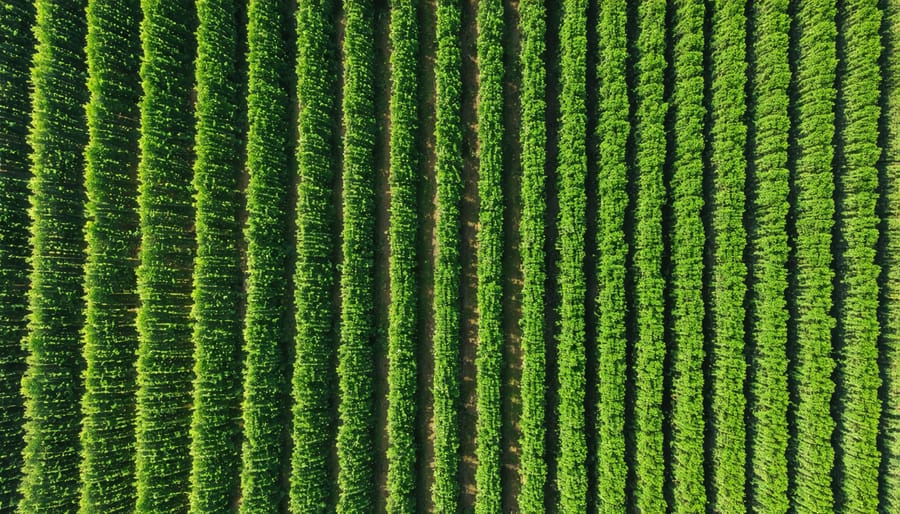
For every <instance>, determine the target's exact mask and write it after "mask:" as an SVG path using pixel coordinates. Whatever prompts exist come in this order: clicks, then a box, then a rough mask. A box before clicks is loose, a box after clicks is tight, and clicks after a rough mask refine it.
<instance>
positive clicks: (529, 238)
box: [518, 0, 547, 514]
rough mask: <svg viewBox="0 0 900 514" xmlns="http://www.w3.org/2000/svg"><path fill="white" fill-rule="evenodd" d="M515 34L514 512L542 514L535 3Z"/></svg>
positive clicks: (523, 11) (538, 18)
mask: <svg viewBox="0 0 900 514" xmlns="http://www.w3.org/2000/svg"><path fill="white" fill-rule="evenodd" d="M519 31H520V33H521V38H522V43H521V45H522V46H521V50H520V58H519V61H520V62H521V63H522V78H521V83H522V89H521V93H520V94H521V96H520V103H521V106H522V111H521V116H522V122H521V123H522V124H521V129H520V133H519V141H520V145H521V148H522V156H521V162H522V192H521V198H522V218H521V220H520V222H519V234H520V236H519V237H520V240H521V243H520V244H521V249H520V251H521V255H522V317H521V318H520V321H519V323H520V326H521V329H522V354H523V355H522V382H521V386H520V387H521V395H522V416H521V419H520V423H521V427H522V436H521V438H520V441H519V444H520V446H521V448H522V455H521V461H520V465H519V466H520V469H519V475H520V476H521V477H522V488H521V490H520V492H519V496H518V502H519V510H521V511H522V512H524V513H527V514H537V513H541V512H544V487H545V485H546V483H547V463H546V461H545V458H544V448H545V443H544V438H545V437H546V429H545V428H544V423H545V415H546V412H545V407H544V402H545V399H546V389H547V387H546V384H545V382H546V380H547V369H546V367H547V357H546V340H545V339H544V313H545V312H544V295H545V294H546V289H545V287H544V283H545V281H546V280H547V273H546V268H545V264H544V258H545V253H546V252H545V251H544V244H545V239H544V235H545V229H544V216H545V212H546V209H547V206H546V200H544V194H545V191H546V187H545V185H544V183H545V181H546V175H545V173H544V165H545V164H546V162H547V151H546V145H547V127H546V121H545V119H544V118H545V116H546V108H547V105H546V101H545V100H544V96H545V89H546V71H545V70H544V65H545V62H544V60H545V58H546V55H545V53H546V43H545V41H544V38H545V34H546V31H547V21H546V10H545V6H544V3H543V2H542V1H540V0H522V2H521V3H520V4H519Z"/></svg>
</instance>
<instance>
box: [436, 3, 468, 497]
mask: <svg viewBox="0 0 900 514" xmlns="http://www.w3.org/2000/svg"><path fill="white" fill-rule="evenodd" d="M459 36H460V7H459V0H438V5H437V57H436V62H435V89H436V93H435V94H436V98H435V104H436V106H435V153H436V162H435V174H436V175H437V208H436V216H437V221H436V225H435V246H436V252H437V255H436V257H435V263H434V378H433V383H434V392H433V395H434V487H433V489H432V491H431V494H432V501H433V502H434V510H435V512H456V510H457V502H458V499H459V484H458V482H457V471H458V469H459V425H458V421H459V383H460V354H459V338H460V332H459V331H460V324H459V323H460V320H459V317H460V316H459V309H460V305H459V294H460V291H459V289H460V264H459V246H460V222H459V214H460V201H461V200H462V190H463V189H462V188H463V185H462V178H461V172H462V127H461V120H460V103H461V95H462V92H461V90H462V79H461V69H462V55H461V52H460V46H459Z"/></svg>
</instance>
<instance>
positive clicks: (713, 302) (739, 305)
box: [708, 1, 747, 512]
mask: <svg viewBox="0 0 900 514" xmlns="http://www.w3.org/2000/svg"><path fill="white" fill-rule="evenodd" d="M711 8H712V13H711V16H712V31H711V36H710V38H711V39H710V42H709V46H710V61H711V62H710V75H711V77H712V83H711V84H710V89H711V96H712V98H711V100H710V123H711V126H710V129H709V133H710V151H709V158H710V171H711V173H712V182H713V188H714V191H715V192H714V193H713V195H712V196H713V198H712V202H713V205H712V206H711V213H712V215H711V218H712V233H711V234H710V238H711V243H712V248H713V249H712V257H713V264H712V270H711V276H712V279H711V282H712V283H711V287H710V291H709V294H710V298H709V299H708V301H709V305H710V318H711V319H710V326H711V331H710V337H711V344H710V348H711V352H712V354H711V355H710V359H709V362H710V367H711V370H712V371H711V374H710V378H711V380H712V384H711V387H710V388H709V390H710V391H711V393H712V394H711V396H712V398H711V401H710V404H711V408H712V419H710V420H709V422H710V423H712V425H713V428H712V430H711V431H710V432H709V433H710V434H712V437H711V441H710V443H711V444H710V445H711V446H712V461H711V464H712V465H711V467H710V470H711V472H712V477H711V479H712V480H711V483H712V490H711V497H710V498H709V500H710V503H711V504H712V506H713V509H715V510H717V511H721V512H734V511H736V510H740V509H742V508H743V505H744V465H745V460H746V450H745V440H746V435H745V432H744V410H745V405H746V400H745V396H744V380H745V376H746V368H747V367H746V363H745V360H744V317H745V315H744V297H745V296H746V294H747V293H746V284H745V280H746V275H747V267H746V265H745V264H744V247H745V246H746V244H747V237H746V231H745V229H744V187H745V182H746V176H747V161H746V158H745V156H744V151H745V146H746V140H747V127H746V125H745V123H744V115H745V113H746V98H745V93H744V90H745V87H746V83H747V73H746V69H747V64H746V37H747V36H746V25H747V19H746V16H745V14H744V10H745V7H744V5H741V4H739V3H737V2H727V1H721V2H720V1H714V2H712V5H711Z"/></svg>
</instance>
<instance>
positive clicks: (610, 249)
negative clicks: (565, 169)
mask: <svg viewBox="0 0 900 514" xmlns="http://www.w3.org/2000/svg"><path fill="white" fill-rule="evenodd" d="M599 15H600V21H599V24H598V30H597V32H598V41H599V45H600V49H599V56H600V58H599V60H598V66H597V77H598V78H599V83H600V84H599V93H598V102H599V119H598V121H597V141H598V151H597V155H598V177H597V186H598V213H597V287H598V292H597V307H596V308H597V311H598V312H597V345H598V349H597V360H598V363H597V373H598V380H597V383H598V405H597V421H596V430H597V457H596V462H597V510H598V511H599V512H604V513H609V514H613V513H619V512H624V511H625V510H626V503H625V486H626V483H627V478H628V469H627V467H626V464H625V428H626V427H625V377H626V372H627V370H626V367H627V353H626V352H627V350H626V348H627V340H626V332H625V330H626V328H625V327H626V324H625V323H626V313H627V311H628V308H627V304H626V297H625V283H626V274H625V259H626V257H627V254H628V243H627V241H626V238H625V215H626V209H627V208H628V189H627V184H628V164H627V160H626V148H627V146H628V138H629V135H630V132H631V125H630V123H629V121H628V115H629V109H630V106H629V100H628V84H627V83H626V80H625V73H626V65H627V59H628V46H627V35H626V29H625V27H626V26H627V18H628V4H627V0H604V1H603V2H600V14H599Z"/></svg>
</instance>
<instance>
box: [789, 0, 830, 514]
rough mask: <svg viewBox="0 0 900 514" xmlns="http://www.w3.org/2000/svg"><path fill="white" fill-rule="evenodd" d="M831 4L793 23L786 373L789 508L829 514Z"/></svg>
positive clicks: (803, 6)
mask: <svg viewBox="0 0 900 514" xmlns="http://www.w3.org/2000/svg"><path fill="white" fill-rule="evenodd" d="M834 19H835V4H834V3H833V2H827V1H818V0H815V1H812V0H811V1H809V2H801V3H800V4H799V6H798V10H797V12H796V14H795V17H794V32H795V36H794V41H793V42H792V44H793V45H794V46H795V47H796V49H797V50H796V51H797V55H796V58H795V59H794V60H793V62H794V69H793V74H794V82H795V85H794V91H795V92H796V99H795V100H794V106H793V107H792V110H793V113H794V114H793V116H794V118H795V120H794V123H795V124H796V128H794V129H792V132H794V133H795V135H794V137H793V141H792V146H793V147H794V148H795V151H794V152H793V154H794V156H793V157H792V159H791V162H790V163H789V168H790V170H791V174H792V176H791V180H792V185H791V187H792V194H791V196H792V197H793V198H794V200H793V205H792V211H793V212H792V214H793V216H792V218H793V222H794V230H793V234H792V243H793V245H792V258H791V264H792V266H791V269H792V275H793V276H792V277H791V291H789V300H788V302H789V305H790V308H791V311H790V314H791V319H790V322H789V325H788V331H789V332H788V334H789V338H790V340H791V341H792V346H793V347H794V354H795V357H794V359H793V362H792V365H791V367H790V368H789V370H788V377H789V385H790V388H791V390H792V391H794V393H793V396H792V398H791V404H792V407H793V408H792V411H791V412H790V413H789V419H792V420H793V421H792V424H793V426H792V427H791V432H792V434H791V436H792V440H791V442H790V443H789V462H790V463H791V476H790V477H789V495H790V498H791V509H792V510H802V511H806V512H827V511H830V510H832V508H833V504H832V499H833V494H832V489H831V469H832V467H833V465H834V450H833V449H832V447H831V436H832V432H833V431H834V426H835V425H834V420H833V419H832V417H831V396H832V394H833V393H834V382H832V380H831V375H832V372H833V371H834V361H833V360H832V357H831V351H832V348H831V331H832V329H833V328H834V318H833V317H832V316H831V293H832V279H833V277H834V273H833V272H832V269H831V261H832V256H831V229H832V226H833V218H834V199H833V196H834V175H833V174H832V169H831V166H832V161H833V159H834V148H833V147H832V139H833V137H834V102H835V90H834V79H835V68H836V66H837V59H836V55H835V52H836V50H835V37H836V32H837V30H836V27H835V22H834Z"/></svg>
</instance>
